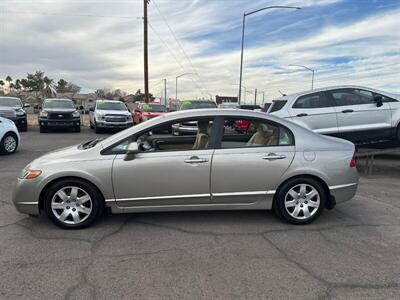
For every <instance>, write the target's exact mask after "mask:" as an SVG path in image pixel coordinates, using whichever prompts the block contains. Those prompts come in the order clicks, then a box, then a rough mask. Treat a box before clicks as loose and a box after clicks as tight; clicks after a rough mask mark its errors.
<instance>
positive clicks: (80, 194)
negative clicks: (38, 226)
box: [51, 186, 93, 224]
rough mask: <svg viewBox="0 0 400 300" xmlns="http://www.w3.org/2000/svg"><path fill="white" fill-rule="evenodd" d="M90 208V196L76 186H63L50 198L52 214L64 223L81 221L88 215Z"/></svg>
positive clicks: (91, 203) (90, 211)
mask: <svg viewBox="0 0 400 300" xmlns="http://www.w3.org/2000/svg"><path fill="white" fill-rule="evenodd" d="M92 209H93V202H92V198H91V197H90V195H89V194H88V193H87V192H86V191H85V190H83V189H82V188H80V187H77V186H67V187H63V188H61V189H60V190H58V191H57V192H56V193H55V194H54V196H53V198H52V199H51V210H52V212H53V214H54V216H55V217H56V218H57V219H58V220H59V221H61V222H63V223H65V224H79V223H82V222H83V221H85V220H86V219H87V218H88V217H89V216H90V214H91V213H92Z"/></svg>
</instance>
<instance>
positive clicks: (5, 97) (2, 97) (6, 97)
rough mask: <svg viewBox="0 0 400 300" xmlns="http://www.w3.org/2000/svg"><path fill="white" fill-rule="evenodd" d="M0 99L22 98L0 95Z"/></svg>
mask: <svg viewBox="0 0 400 300" xmlns="http://www.w3.org/2000/svg"><path fill="white" fill-rule="evenodd" d="M0 99H16V100H21V98H18V97H8V96H0Z"/></svg>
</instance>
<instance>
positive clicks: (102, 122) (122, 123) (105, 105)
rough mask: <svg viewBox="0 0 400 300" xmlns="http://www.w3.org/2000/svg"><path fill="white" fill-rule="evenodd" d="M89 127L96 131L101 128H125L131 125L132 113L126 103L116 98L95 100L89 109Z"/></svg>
mask: <svg viewBox="0 0 400 300" xmlns="http://www.w3.org/2000/svg"><path fill="white" fill-rule="evenodd" d="M89 117H90V128H92V129H94V130H95V132H96V133H99V132H101V131H102V130H103V129H113V128H114V129H125V128H128V127H131V126H132V125H133V118H132V113H131V112H130V111H129V109H128V108H127V107H126V105H125V104H124V103H123V102H121V101H117V100H97V101H96V105H95V107H93V108H91V109H90V112H89Z"/></svg>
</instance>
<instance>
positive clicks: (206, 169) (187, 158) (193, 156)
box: [112, 119, 214, 208]
mask: <svg viewBox="0 0 400 300" xmlns="http://www.w3.org/2000/svg"><path fill="white" fill-rule="evenodd" d="M193 120H195V121H199V119H193ZM203 121H204V120H203ZM207 122H208V121H207ZM210 123H212V122H211V121H210ZM168 124H170V123H168ZM168 124H167V123H164V124H162V125H159V126H157V127H155V128H151V131H154V132H157V135H154V136H152V135H150V134H149V132H147V133H146V132H145V133H142V134H141V136H143V135H146V134H149V136H151V144H152V145H157V146H154V148H153V149H148V150H146V151H141V152H139V153H137V154H136V155H135V158H134V159H133V160H125V154H122V153H121V154H117V155H116V157H115V159H114V164H113V172H112V180H113V187H114V195H115V199H116V202H117V205H118V206H120V207H147V206H148V207H153V208H154V207H163V206H174V205H179V206H181V205H207V204H210V199H211V196H210V171H211V161H212V155H213V151H214V150H213V149H212V148H211V143H207V147H206V148H202V149H193V147H194V144H195V140H196V138H197V135H192V136H183V137H173V136H172V135H171V134H170V133H167V132H165V131H164V132H162V131H163V130H162V129H163V128H164V129H165V126H167V125H168ZM211 126H212V125H211ZM159 132H162V133H159ZM210 134H211V133H210ZM134 138H135V139H136V137H134ZM140 138H141V137H138V140H140ZM124 143H125V146H126V145H127V143H128V142H126V141H125V142H124ZM204 145H205V144H204ZM122 147H123V145H122ZM152 147H153V146H152Z"/></svg>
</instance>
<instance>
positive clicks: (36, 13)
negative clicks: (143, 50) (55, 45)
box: [0, 11, 141, 20]
mask: <svg viewBox="0 0 400 300" xmlns="http://www.w3.org/2000/svg"><path fill="white" fill-rule="evenodd" d="M0 14H9V15H39V16H55V17H78V18H114V19H127V20H139V19H141V18H139V17H129V16H110V15H90V14H84V15H80V14H78V15H68V14H56V13H43V12H13V11H2V12H1V13H0Z"/></svg>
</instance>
